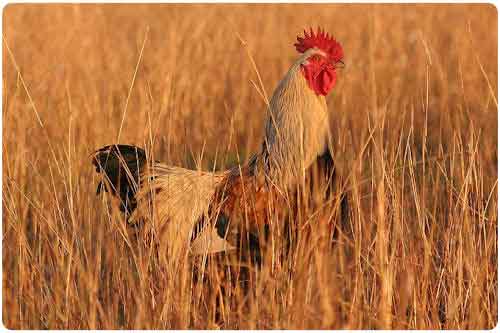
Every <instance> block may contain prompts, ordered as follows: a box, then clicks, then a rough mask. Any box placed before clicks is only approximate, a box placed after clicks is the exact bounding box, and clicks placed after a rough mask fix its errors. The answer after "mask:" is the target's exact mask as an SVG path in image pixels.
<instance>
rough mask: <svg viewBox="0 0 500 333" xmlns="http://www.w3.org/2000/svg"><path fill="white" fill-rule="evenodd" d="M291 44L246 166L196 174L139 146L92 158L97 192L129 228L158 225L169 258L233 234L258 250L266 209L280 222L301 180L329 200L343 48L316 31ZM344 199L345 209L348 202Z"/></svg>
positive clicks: (220, 247) (223, 245) (225, 242)
mask: <svg viewBox="0 0 500 333" xmlns="http://www.w3.org/2000/svg"><path fill="white" fill-rule="evenodd" d="M294 46H295V48H296V50H297V51H298V52H299V54H300V56H299V58H298V59H297V61H296V62H295V63H294V64H293V65H292V66H291V67H290V69H289V70H288V72H287V73H286V74H285V76H284V78H283V79H282V80H281V81H280V83H279V84H278V86H277V88H276V89H275V91H274V93H273V95H272V98H271V100H270V102H269V115H268V118H267V120H266V125H265V136H264V139H263V143H262V146H261V150H260V152H258V153H257V154H255V155H253V156H252V157H251V158H250V159H249V161H248V163H247V164H246V165H243V166H235V167H233V168H231V169H229V170H226V171H223V172H220V173H210V172H203V171H194V170H188V169H184V168H180V167H174V166H168V165H165V164H162V163H159V162H157V161H153V162H150V163H148V160H147V156H146V153H145V151H144V150H142V149H141V148H138V147H134V146H127V145H110V146H106V147H103V148H101V149H99V150H97V151H96V152H95V154H94V156H93V164H94V166H95V167H96V170H97V171H98V172H99V173H102V174H103V175H104V177H103V179H102V181H101V182H100V183H99V185H98V193H99V192H101V191H102V190H104V191H107V192H110V193H111V194H113V196H114V197H117V198H119V202H120V209H121V210H122V211H123V212H124V214H125V216H126V217H127V220H128V222H129V223H132V224H134V223H137V222H138V221H145V220H146V221H150V222H151V223H149V225H150V226H152V227H153V226H156V227H159V229H161V234H162V235H164V237H166V238H164V243H165V246H166V247H167V249H168V251H169V252H170V253H169V255H174V256H175V255H176V254H180V253H183V252H181V251H182V250H183V249H184V250H186V249H187V250H189V251H188V252H190V253H194V254H201V253H215V252H221V251H228V250H232V249H236V248H238V247H241V246H242V245H241V244H240V243H241V242H239V241H238V240H237V239H231V237H229V235H230V234H232V233H236V234H237V235H238V237H239V239H240V240H241V239H243V238H245V239H247V240H248V242H247V243H249V246H251V247H252V246H253V247H259V240H258V235H257V234H256V232H255V230H257V229H259V230H260V229H261V227H262V228H264V229H266V230H268V226H269V223H270V221H269V214H268V212H267V211H268V208H269V206H270V204H271V203H272V205H275V206H276V207H278V209H277V210H276V211H278V212H281V215H282V216H281V217H285V215H287V214H290V201H289V200H288V198H289V197H290V196H289V195H287V193H295V192H297V191H298V189H299V188H300V187H302V188H303V187H304V186H306V183H309V184H310V185H311V186H315V187H316V191H315V192H316V193H319V194H318V195H316V197H315V198H312V199H311V200H312V201H314V202H315V203H316V206H317V207H319V206H321V203H322V202H326V201H332V198H334V197H335V193H334V192H335V188H334V185H333V184H334V183H335V178H336V177H335V167H334V162H333V158H332V154H331V148H332V145H331V133H330V129H329V117H328V108H327V104H326V99H325V96H326V95H328V94H329V93H330V92H331V91H332V89H333V88H334V86H335V84H336V81H337V69H338V68H339V67H343V62H342V59H343V50H342V47H341V45H340V44H339V43H338V42H337V41H336V40H335V39H334V38H333V37H331V36H330V35H329V34H328V33H325V32H324V31H323V30H321V29H320V28H318V30H317V31H316V32H314V31H313V30H312V29H310V31H309V32H307V31H304V36H303V37H297V42H296V43H295V44H294ZM342 199H344V197H342ZM312 201H311V202H312ZM337 202H340V201H339V200H337ZM341 202H342V204H343V206H342V208H345V205H344V204H345V200H341ZM337 206H338V205H337ZM287 207H288V208H287ZM247 208H248V209H250V210H251V212H250V214H249V211H247ZM292 212H293V210H292ZM243 215H245V216H246V220H248V219H251V222H250V224H251V225H252V226H254V227H255V228H253V227H252V228H241V226H242V225H244V224H245V223H237V222H236V221H240V220H242V216H243ZM326 215H328V212H327V213H326V214H325V216H326ZM278 216H279V214H278ZM281 217H280V218H281ZM326 219H330V220H331V217H329V218H328V217H326ZM246 224H248V223H246ZM144 225H146V223H145V224H144ZM229 226H240V227H235V228H233V227H231V228H229ZM229 229H233V230H236V232H233V231H230V230H229ZM243 235H244V236H243ZM238 237H237V238H238Z"/></svg>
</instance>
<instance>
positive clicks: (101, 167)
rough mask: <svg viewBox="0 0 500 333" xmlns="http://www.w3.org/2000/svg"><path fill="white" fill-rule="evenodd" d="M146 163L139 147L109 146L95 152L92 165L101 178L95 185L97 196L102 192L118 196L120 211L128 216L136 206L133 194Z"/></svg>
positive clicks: (142, 150)
mask: <svg viewBox="0 0 500 333" xmlns="http://www.w3.org/2000/svg"><path fill="white" fill-rule="evenodd" d="M146 163H147V159H146V152H145V151H144V149H141V148H139V147H135V146H129V145H109V146H105V147H103V148H101V149H99V150H97V151H96V152H95V153H94V154H93V158H92V164H93V165H94V166H95V168H96V171H97V172H98V173H101V174H102V176H103V179H102V180H101V181H100V182H99V184H98V185H97V194H99V193H101V191H102V190H104V191H106V192H110V193H112V194H113V195H115V196H118V197H119V198H120V201H121V204H120V210H121V211H122V212H124V213H125V214H126V215H130V214H131V213H132V212H133V211H134V209H135V208H136V206H137V202H136V199H135V194H136V192H137V190H138V188H139V184H140V175H141V172H142V171H143V170H144V169H145V168H146Z"/></svg>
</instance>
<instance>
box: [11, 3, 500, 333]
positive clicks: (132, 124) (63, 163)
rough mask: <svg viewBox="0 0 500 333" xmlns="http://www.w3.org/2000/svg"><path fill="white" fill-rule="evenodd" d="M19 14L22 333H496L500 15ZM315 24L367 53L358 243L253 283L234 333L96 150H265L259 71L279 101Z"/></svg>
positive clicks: (16, 195)
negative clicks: (110, 207) (39, 332)
mask: <svg viewBox="0 0 500 333" xmlns="http://www.w3.org/2000/svg"><path fill="white" fill-rule="evenodd" d="M3 15H4V16H3V18H4V21H3V22H4V27H3V29H4V30H3V33H4V44H3V45H4V47H3V50H4V52H3V87H4V89H3V114H2V115H3V118H2V120H3V146H2V149H3V150H2V158H3V178H2V179H3V201H2V205H3V206H2V207H3V215H2V217H3V235H2V236H3V258H2V260H3V261H2V262H3V323H4V325H6V326H7V327H8V328H39V329H42V328H73V329H75V328H82V329H94V328H215V327H219V326H221V327H223V328H295V329H301V328H403V329H404V328H420V329H423V328H455V329H458V328H462V329H464V328H483V329H485V328H492V327H494V326H495V325H496V323H497V283H498V281H497V219H498V215H497V203H498V197H497V158H498V156H497V95H496V91H497V79H498V76H497V75H498V74H497V61H498V60H497V59H498V54H497V11H496V9H495V8H494V7H493V6H491V5H434V6H429V5H365V4H363V5H361V4H360V5H306V6H299V5H254V6H246V5H134V6H132V5H97V6H96V5H21V4H17V5H9V6H7V7H5V8H4V13H3ZM310 25H312V26H314V27H316V26H318V25H320V26H322V27H324V28H325V29H326V30H327V31H329V32H331V33H333V34H334V35H335V36H336V37H337V39H338V40H339V41H341V43H342V44H343V46H344V50H345V60H346V67H345V69H343V70H342V71H341V72H340V74H339V83H338V85H337V86H336V88H335V89H334V92H333V93H332V94H331V95H330V96H329V97H328V99H327V100H328V105H329V108H330V112H331V121H332V129H333V130H334V138H335V140H336V141H335V148H336V152H335V154H336V159H337V160H338V163H339V166H340V169H341V171H342V173H343V174H344V176H346V177H349V178H348V179H349V182H348V186H349V194H350V197H351V210H352V213H351V221H350V223H351V224H352V226H353V228H354V235H353V238H352V241H350V242H348V241H346V242H343V243H341V244H340V245H338V246H336V247H335V248H334V249H333V250H332V251H323V250H321V248H317V247H314V246H313V245H314V244H313V245H310V246H309V247H307V246H303V248H302V249H301V250H300V251H299V252H297V253H294V254H290V256H291V257H290V258H288V259H289V262H292V263H293V267H291V270H292V271H293V274H289V273H287V272H288V271H287V270H286V269H284V268H283V267H281V268H283V269H281V268H280V267H279V265H278V266H277V267H278V268H276V269H274V268H273V270H270V269H268V268H266V267H265V268H264V269H263V271H262V272H261V274H260V275H259V277H258V279H257V281H256V282H255V286H256V287H255V288H254V291H253V292H252V293H250V294H249V295H247V296H245V295H244V294H237V293H236V294H235V295H232V296H231V297H229V296H227V295H228V294H226V297H225V299H226V300H227V302H225V303H224V304H225V306H224V308H223V309H222V310H220V308H219V310H220V311H221V313H222V314H223V318H224V321H223V322H222V321H220V318H218V319H217V318H216V315H215V312H216V308H217V307H218V305H216V303H215V300H214V297H212V296H213V295H212V294H213V293H212V294H211V293H207V292H206V291H207V290H206V289H207V288H206V286H205V285H204V284H203V282H195V280H194V278H193V276H194V274H192V272H191V270H190V268H189V267H190V266H189V265H188V264H186V265H185V267H181V268H179V270H178V271H175V272H171V271H165V269H163V268H162V266H161V265H160V264H159V262H158V260H157V259H156V258H157V256H155V255H154V254H151V252H154V251H153V250H154V249H155V248H154V247H153V246H152V247H150V248H149V250H151V251H149V250H148V249H147V247H146V250H147V251H145V252H143V250H142V249H141V247H137V246H135V245H134V244H133V243H131V242H130V238H129V237H128V236H127V234H126V232H124V229H125V228H124V226H123V221H120V220H119V219H117V218H116V217H110V216H109V214H108V213H107V210H106V209H105V206H104V205H103V204H102V203H101V202H102V200H101V198H98V197H96V196H95V187H96V184H97V179H96V175H95V173H94V170H93V169H92V167H91V165H90V161H89V158H88V157H89V154H90V153H91V152H92V151H93V150H95V149H97V148H99V147H100V146H102V145H105V144H110V143H115V142H116V141H117V138H118V136H119V137H120V142H122V143H130V144H136V145H139V146H143V147H144V146H148V147H153V149H152V151H153V152H154V155H155V158H157V159H160V160H162V161H165V162H168V163H171V164H175V165H181V166H186V167H194V166H195V165H198V166H200V167H202V168H203V169H210V168H212V167H213V165H214V161H217V166H216V167H217V168H222V167H224V164H225V165H226V166H227V165H230V164H234V163H235V161H236V160H237V159H236V157H235V156H236V153H239V154H240V157H241V158H242V159H245V158H247V157H248V156H249V155H250V154H251V153H252V152H255V151H257V149H258V148H259V145H260V142H261V137H262V134H263V123H264V120H265V103H264V101H263V99H262V97H261V96H260V94H259V92H258V91H257V90H256V89H255V87H254V85H253V84H252V81H253V82H254V83H255V85H256V86H257V87H259V86H260V84H259V78H258V77H257V75H256V73H255V71H254V67H253V64H252V61H255V65H256V68H257V69H258V71H259V74H260V76H261V79H262V84H263V86H264V87H265V92H266V93H267V95H268V96H269V95H271V94H272V91H273V89H274V86H275V85H276V84H277V83H278V81H279V80H280V79H281V77H282V75H283V74H284V73H285V71H286V70H287V69H288V67H289V66H290V65H291V64H292V63H293V61H294V59H295V58H296V57H297V55H296V52H295V50H294V48H293V46H292V44H293V42H294V38H295V36H296V35H297V34H298V33H300V32H301V30H302V28H304V27H308V26H310ZM238 35H239V36H238ZM240 37H241V39H242V40H243V41H244V42H245V43H246V44H245V45H242V43H241V41H240V39H239V38H240ZM7 45H8V48H7ZM9 49H10V51H11V53H10V52H9ZM247 52H248V54H250V55H251V58H249V57H248V54H247ZM139 60H140V61H139ZM16 64H17V65H16ZM18 70H19V72H18ZM122 119H123V126H122ZM120 128H121V132H120ZM119 133H120V134H119ZM221 162H222V163H221ZM148 251H149V252H148ZM304 253H305V254H304ZM306 254H307V255H306ZM225 292H226V293H228V291H227V290H226V291H225ZM234 292H237V290H234ZM216 319H217V320H216Z"/></svg>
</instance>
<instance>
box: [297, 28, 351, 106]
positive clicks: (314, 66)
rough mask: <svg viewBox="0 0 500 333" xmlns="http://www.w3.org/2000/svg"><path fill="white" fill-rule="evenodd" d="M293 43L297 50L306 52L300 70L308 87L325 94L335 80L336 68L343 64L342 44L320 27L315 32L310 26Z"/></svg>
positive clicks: (333, 84) (317, 92)
mask: <svg viewBox="0 0 500 333" xmlns="http://www.w3.org/2000/svg"><path fill="white" fill-rule="evenodd" d="M294 45H295V48H296V49H297V51H298V52H300V53H306V54H308V56H307V58H306V59H305V61H303V62H302V64H301V70H302V74H303V75H304V77H305V79H306V81H307V83H308V84H309V87H310V88H311V89H312V90H314V92H315V93H316V94H317V95H323V96H326V95H327V94H328V93H329V92H330V90H332V88H333V87H334V86H335V82H336V81H337V72H336V70H337V68H339V67H340V66H343V64H344V63H343V62H342V58H343V57H344V51H343V50H342V46H340V44H339V43H338V42H337V41H336V40H335V39H334V38H333V37H331V36H330V35H329V34H328V33H325V32H324V30H321V29H320V28H318V30H317V32H316V33H314V31H313V30H312V28H311V29H310V32H309V33H307V31H305V30H304V37H297V43H295V44H294Z"/></svg>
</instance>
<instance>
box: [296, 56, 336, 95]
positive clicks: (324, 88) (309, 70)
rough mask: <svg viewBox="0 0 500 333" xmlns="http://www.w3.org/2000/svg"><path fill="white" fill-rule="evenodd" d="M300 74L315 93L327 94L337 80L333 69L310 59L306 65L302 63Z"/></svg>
mask: <svg viewBox="0 0 500 333" xmlns="http://www.w3.org/2000/svg"><path fill="white" fill-rule="evenodd" d="M302 74H303V75H304V78H305V79H306V81H307V83H308V85H309V88H311V89H312V90H313V91H314V92H315V93H316V95H323V96H326V95H328V93H329V92H330V91H331V90H332V88H333V87H334V86H335V83H336V81H337V73H336V72H335V69H334V68H332V67H328V66H322V64H321V63H318V62H313V61H311V62H309V63H308V64H307V65H302Z"/></svg>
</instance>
